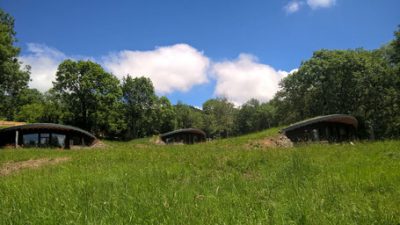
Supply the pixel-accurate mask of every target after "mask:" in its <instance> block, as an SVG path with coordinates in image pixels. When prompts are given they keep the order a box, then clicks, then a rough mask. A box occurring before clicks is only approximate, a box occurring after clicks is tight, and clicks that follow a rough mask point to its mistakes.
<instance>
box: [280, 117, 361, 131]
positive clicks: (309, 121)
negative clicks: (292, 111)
mask: <svg viewBox="0 0 400 225" xmlns="http://www.w3.org/2000/svg"><path fill="white" fill-rule="evenodd" d="M319 122H329V123H342V124H349V125H352V126H354V127H355V128H357V127H358V121H357V119H356V118H355V117H354V116H350V115H346V114H331V115H326V116H317V117H314V118H311V119H307V120H303V121H300V122H297V123H294V124H291V125H290V126H288V127H286V128H284V129H282V131H283V132H287V131H291V130H295V129H297V128H300V127H304V126H307V125H311V124H315V123H319Z"/></svg>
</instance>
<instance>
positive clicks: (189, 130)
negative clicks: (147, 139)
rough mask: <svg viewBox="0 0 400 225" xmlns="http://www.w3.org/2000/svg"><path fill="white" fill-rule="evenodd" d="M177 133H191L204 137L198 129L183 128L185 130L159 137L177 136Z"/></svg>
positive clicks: (202, 132) (203, 133) (204, 134)
mask: <svg viewBox="0 0 400 225" xmlns="http://www.w3.org/2000/svg"><path fill="white" fill-rule="evenodd" d="M179 133H191V134H200V135H203V136H206V133H205V132H204V131H202V130H200V129H197V128H185V129H179V130H174V131H171V132H168V133H164V134H160V137H166V136H170V135H174V134H179Z"/></svg>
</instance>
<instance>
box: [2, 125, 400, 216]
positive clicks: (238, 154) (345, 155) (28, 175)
mask: <svg viewBox="0 0 400 225" xmlns="http://www.w3.org/2000/svg"><path fill="white" fill-rule="evenodd" d="M276 132H277V129H271V130H267V131H263V132H259V133H255V134H251V135H247V136H241V137H237V138H230V139H224V140H218V141H213V142H209V143H204V144H197V145H171V146H162V145H161V146H160V145H155V144H153V142H152V141H151V140H150V139H140V140H135V141H131V142H106V144H107V147H106V148H105V149H86V150H51V149H18V150H12V149H7V150H0V167H1V165H4V164H5V163H7V162H18V161H24V160H28V159H40V158H57V157H70V158H71V160H69V161H66V162H63V163H60V164H57V165H48V166H43V167H40V168H36V169H22V170H19V171H18V172H15V173H12V174H9V175H6V176H0V224H400V141H382V142H365V143H362V142H357V143H355V144H354V145H352V144H333V145H328V144H310V145H301V146H295V147H294V148H265V147H263V146H257V145H251V144H249V143H252V142H253V141H256V140H258V139H262V138H265V137H266V136H270V135H274V134H276Z"/></svg>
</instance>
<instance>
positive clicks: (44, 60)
mask: <svg viewBox="0 0 400 225" xmlns="http://www.w3.org/2000/svg"><path fill="white" fill-rule="evenodd" d="M27 46H28V49H27V52H28V53H27V54H24V55H22V56H20V57H19V60H20V61H21V62H22V63H23V64H24V65H30V66H31V81H30V83H29V86H30V87H31V88H36V89H38V90H40V91H42V92H44V91H47V90H49V89H50V88H51V87H52V86H53V84H52V81H54V80H55V77H56V72H57V67H58V65H59V64H60V63H61V61H63V60H64V59H66V58H67V57H66V56H65V54H64V53H62V52H60V51H58V50H57V49H54V48H50V47H48V46H46V45H43V44H36V43H29V44H27Z"/></svg>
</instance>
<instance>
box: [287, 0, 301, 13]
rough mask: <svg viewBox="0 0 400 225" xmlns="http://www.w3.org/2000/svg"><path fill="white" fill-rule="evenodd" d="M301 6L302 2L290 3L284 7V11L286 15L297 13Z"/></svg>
mask: <svg viewBox="0 0 400 225" xmlns="http://www.w3.org/2000/svg"><path fill="white" fill-rule="evenodd" d="M302 5H303V2H299V1H296V0H295V1H291V2H289V3H288V4H287V5H286V6H285V7H284V9H285V11H286V13H289V14H290V13H295V12H297V11H299V10H300V8H301V6H302Z"/></svg>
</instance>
